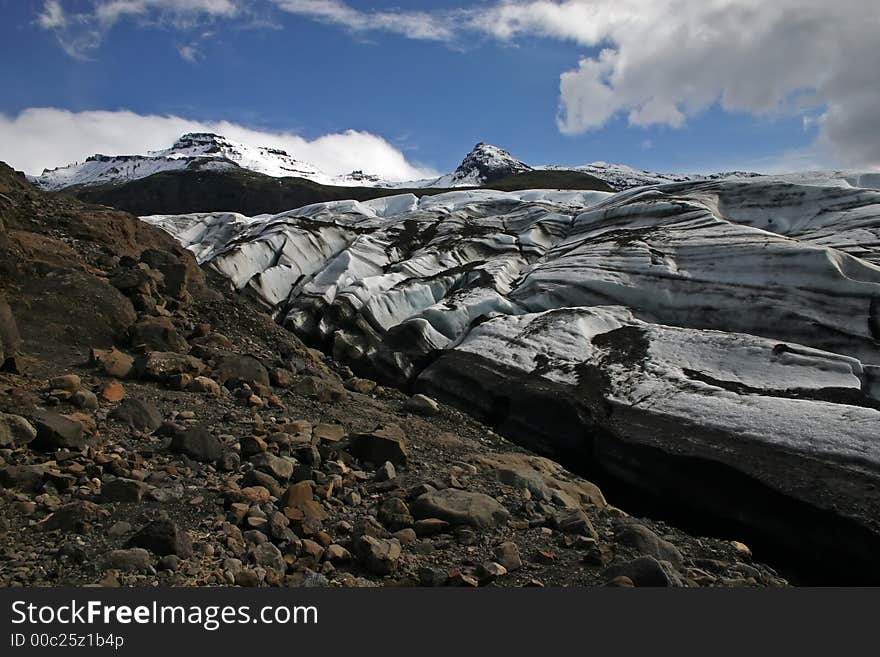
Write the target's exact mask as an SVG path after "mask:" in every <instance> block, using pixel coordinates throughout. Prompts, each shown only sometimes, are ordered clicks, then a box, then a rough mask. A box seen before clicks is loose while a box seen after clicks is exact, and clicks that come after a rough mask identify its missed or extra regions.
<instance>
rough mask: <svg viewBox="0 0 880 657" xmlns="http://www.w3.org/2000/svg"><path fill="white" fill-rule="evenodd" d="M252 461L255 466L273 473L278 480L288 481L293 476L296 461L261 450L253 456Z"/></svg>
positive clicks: (267, 472)
mask: <svg viewBox="0 0 880 657" xmlns="http://www.w3.org/2000/svg"><path fill="white" fill-rule="evenodd" d="M250 461H251V465H253V466H254V468H256V469H257V470H260V471H262V472H265V473H266V474H269V475H272V476H273V477H274V478H275V479H277V480H278V481H287V480H288V479H290V478H291V477H292V476H293V467H294V465H295V464H294V462H293V461H291V460H289V459H286V458H283V457H281V456H275V455H274V454H270V453H269V452H261V453H259V454H256V455H254V456H253V457H251V459H250Z"/></svg>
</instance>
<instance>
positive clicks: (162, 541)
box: [129, 519, 193, 559]
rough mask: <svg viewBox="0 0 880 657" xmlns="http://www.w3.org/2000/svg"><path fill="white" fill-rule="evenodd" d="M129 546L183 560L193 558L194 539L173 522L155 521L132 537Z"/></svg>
mask: <svg viewBox="0 0 880 657" xmlns="http://www.w3.org/2000/svg"><path fill="white" fill-rule="evenodd" d="M129 545H131V546H133V547H142V548H146V549H147V550H150V551H151V552H153V553H154V554H157V555H159V556H165V555H167V554H176V555H177V556H178V557H181V558H182V559H187V558H189V557H190V556H192V553H193V545H192V539H191V538H190V537H189V534H187V533H186V532H185V531H184V530H182V529H180V528H179V527H178V526H177V525H176V524H175V523H174V522H172V521H171V520H166V519H161V520H154V521H153V522H151V523H150V524H148V525H147V526H146V527H144V528H143V529H141V530H140V531H139V532H138V533H137V534H135V535H134V536H132V538H131V540H130V541H129Z"/></svg>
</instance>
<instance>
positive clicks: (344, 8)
mask: <svg viewBox="0 0 880 657" xmlns="http://www.w3.org/2000/svg"><path fill="white" fill-rule="evenodd" d="M271 1H272V2H273V3H274V4H275V5H276V6H277V7H278V8H279V9H281V10H282V11H284V12H287V13H289V14H296V15H299V16H305V17H308V18H312V19H315V20H318V21H322V22H325V23H330V24H333V25H338V26H340V27H343V28H345V29H347V30H349V31H351V32H356V33H365V32H390V33H394V34H399V35H402V36H405V37H407V38H410V39H418V40H423V41H442V42H451V41H453V40H454V39H455V38H456V37H457V36H458V34H459V30H458V27H459V25H458V24H457V21H456V20H455V17H456V16H461V15H463V14H462V12H425V11H401V10H388V11H360V10H358V9H355V8H353V7H352V6H351V5H349V4H347V3H345V2H342V0H271Z"/></svg>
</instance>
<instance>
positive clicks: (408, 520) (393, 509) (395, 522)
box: [377, 497, 413, 532]
mask: <svg viewBox="0 0 880 657" xmlns="http://www.w3.org/2000/svg"><path fill="white" fill-rule="evenodd" d="M377 517H378V519H379V522H381V523H382V524H383V525H385V527H387V528H388V529H389V531H392V532H395V531H397V530H398V529H404V528H406V527H412V525H413V517H412V515H411V514H410V512H409V508H408V507H407V506H406V502H404V501H403V500H402V499H400V498H399V497H389V498H388V499H387V500H385V501H384V502H382V506H380V507H379V513H378V515H377Z"/></svg>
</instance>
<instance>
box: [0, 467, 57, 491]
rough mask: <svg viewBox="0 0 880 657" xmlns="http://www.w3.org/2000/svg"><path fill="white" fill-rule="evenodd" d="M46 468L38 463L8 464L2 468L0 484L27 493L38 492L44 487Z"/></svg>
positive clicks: (0, 469) (0, 470)
mask: <svg viewBox="0 0 880 657" xmlns="http://www.w3.org/2000/svg"><path fill="white" fill-rule="evenodd" d="M45 476H46V473H45V470H44V469H43V468H42V467H40V466H38V465H7V466H5V467H2V468H0V484H2V485H3V487H4V488H14V489H16V490H20V491H24V492H26V493H36V492H37V491H39V490H40V489H41V488H42V487H43V480H44V478H45Z"/></svg>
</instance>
